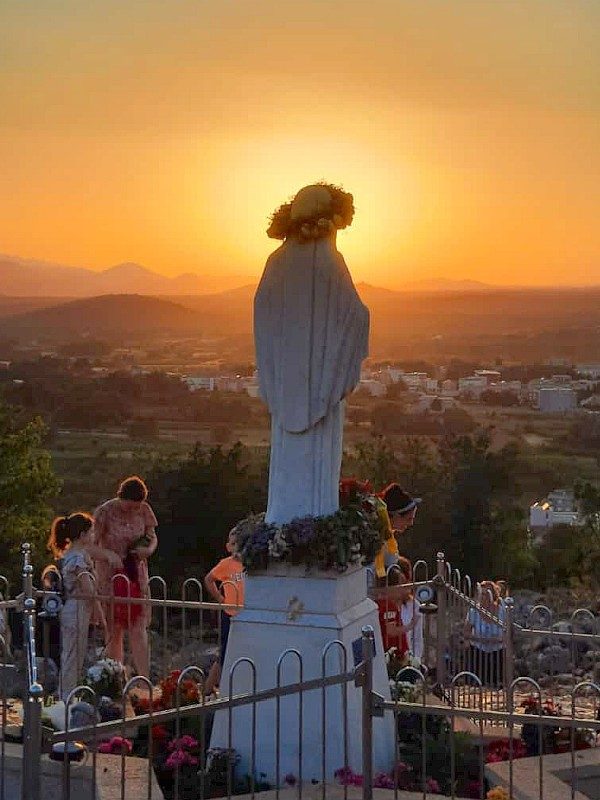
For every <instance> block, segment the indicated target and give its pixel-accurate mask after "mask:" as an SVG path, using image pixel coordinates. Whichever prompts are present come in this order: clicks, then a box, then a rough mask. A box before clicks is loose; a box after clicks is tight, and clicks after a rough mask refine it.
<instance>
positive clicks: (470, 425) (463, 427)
mask: <svg viewBox="0 0 600 800" xmlns="http://www.w3.org/2000/svg"><path fill="white" fill-rule="evenodd" d="M442 420H443V424H444V430H445V431H446V433H447V434H450V435H453V436H463V435H464V434H467V433H471V432H472V431H474V430H475V428H476V427H477V425H476V423H475V420H474V419H473V417H472V416H471V415H470V414H469V413H468V411H465V409H464V408H447V409H446V410H445V411H444V413H443V414H442Z"/></svg>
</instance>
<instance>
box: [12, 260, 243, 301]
mask: <svg viewBox="0 0 600 800" xmlns="http://www.w3.org/2000/svg"><path fill="white" fill-rule="evenodd" d="M251 280H252V278H249V277H247V276H244V275H202V276H200V275H195V274H193V273H184V274H182V275H177V276H176V277H174V278H170V277H168V276H166V275H160V274H159V273H158V272H153V271H152V270H150V269H147V267H143V266H141V264H133V263H125V264H117V265H116V266H114V267H109V268H108V269H105V270H101V271H99V272H97V271H94V270H91V269H86V268H84V267H70V266H65V265H64V264H53V263H51V262H48V261H36V260H35V259H27V258H20V257H18V256H7V255H1V254H0V295H6V296H12V297H97V296H98V295H103V294H144V295H182V294H210V293H211V292H217V291H225V290H227V289H232V288H234V287H236V286H242V285H243V284H246V283H249V282H250V281H251Z"/></svg>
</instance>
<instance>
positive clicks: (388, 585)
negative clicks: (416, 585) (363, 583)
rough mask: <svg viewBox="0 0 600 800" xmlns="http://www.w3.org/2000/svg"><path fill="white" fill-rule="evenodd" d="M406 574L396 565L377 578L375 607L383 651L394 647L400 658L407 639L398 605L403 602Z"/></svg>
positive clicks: (406, 645)
mask: <svg viewBox="0 0 600 800" xmlns="http://www.w3.org/2000/svg"><path fill="white" fill-rule="evenodd" d="M404 583H406V576H405V575H404V573H403V572H402V571H401V570H400V569H398V568H397V567H396V566H394V567H392V568H391V569H390V570H389V572H388V573H387V575H386V576H385V577H384V578H377V589H378V592H377V599H376V601H375V602H376V603H377V608H378V610H379V626H380V628H381V638H382V639H383V649H384V651H385V652H387V651H388V650H390V649H391V648H392V647H395V648H396V650H397V653H396V656H397V657H398V658H402V656H404V655H405V654H406V653H407V652H408V640H407V637H406V633H405V632H404V630H403V628H402V618H401V616H400V606H401V604H402V602H403V597H404V590H403V585H404Z"/></svg>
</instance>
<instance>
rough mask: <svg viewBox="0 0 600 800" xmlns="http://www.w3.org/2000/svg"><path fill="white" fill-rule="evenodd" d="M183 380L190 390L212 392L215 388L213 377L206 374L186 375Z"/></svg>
mask: <svg viewBox="0 0 600 800" xmlns="http://www.w3.org/2000/svg"><path fill="white" fill-rule="evenodd" d="M183 381H184V383H186V384H187V385H188V387H189V389H190V391H191V392H198V391H204V392H212V391H214V388H215V379H214V378H212V377H208V376H206V375H187V376H186V377H185V378H183Z"/></svg>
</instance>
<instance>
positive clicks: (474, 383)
mask: <svg viewBox="0 0 600 800" xmlns="http://www.w3.org/2000/svg"><path fill="white" fill-rule="evenodd" d="M487 388H488V381H487V378H486V377H484V376H480V375H470V376H469V377H468V378H460V379H459V381H458V391H459V393H460V394H461V395H463V396H465V397H471V398H473V399H474V400H479V398H480V397H481V395H482V394H483V393H484V392H485V391H486V389H487Z"/></svg>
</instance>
